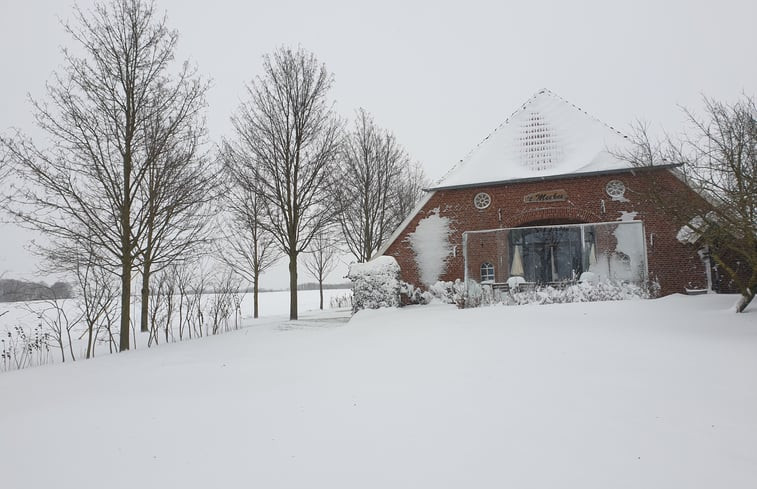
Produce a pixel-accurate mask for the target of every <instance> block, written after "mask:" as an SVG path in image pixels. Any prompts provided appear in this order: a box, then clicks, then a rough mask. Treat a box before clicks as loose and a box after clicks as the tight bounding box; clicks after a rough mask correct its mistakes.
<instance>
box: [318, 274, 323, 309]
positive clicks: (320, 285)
mask: <svg viewBox="0 0 757 489" xmlns="http://www.w3.org/2000/svg"><path fill="white" fill-rule="evenodd" d="M318 291H319V292H320V293H321V311H323V279H321V280H319V281H318Z"/></svg>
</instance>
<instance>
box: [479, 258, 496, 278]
mask: <svg viewBox="0 0 757 489" xmlns="http://www.w3.org/2000/svg"><path fill="white" fill-rule="evenodd" d="M484 282H494V265H492V264H491V263H489V262H486V263H483V264H482V265H481V283H484Z"/></svg>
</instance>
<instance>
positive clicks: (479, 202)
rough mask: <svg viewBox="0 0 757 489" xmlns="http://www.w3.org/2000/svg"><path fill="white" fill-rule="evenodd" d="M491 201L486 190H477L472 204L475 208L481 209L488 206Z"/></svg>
mask: <svg viewBox="0 0 757 489" xmlns="http://www.w3.org/2000/svg"><path fill="white" fill-rule="evenodd" d="M491 203H492V198H491V196H490V195H489V194H487V193H486V192H479V193H477V194H476V196H475V197H473V205H475V206H476V209H479V210H483V209H486V208H487V207H489V206H490V205H491Z"/></svg>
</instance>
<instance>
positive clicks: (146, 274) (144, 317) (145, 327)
mask: <svg viewBox="0 0 757 489" xmlns="http://www.w3.org/2000/svg"><path fill="white" fill-rule="evenodd" d="M150 267H151V264H150V260H145V263H144V268H143V270H142V304H141V311H140V314H139V324H140V328H139V329H140V331H142V332H143V333H147V332H148V331H150V326H149V324H148V314H147V312H148V309H149V306H150V273H151V272H150Z"/></svg>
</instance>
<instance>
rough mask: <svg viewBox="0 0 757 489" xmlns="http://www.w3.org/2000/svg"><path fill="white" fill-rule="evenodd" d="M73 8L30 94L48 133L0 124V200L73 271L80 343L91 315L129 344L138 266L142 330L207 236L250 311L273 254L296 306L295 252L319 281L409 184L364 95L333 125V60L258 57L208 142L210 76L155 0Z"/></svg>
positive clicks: (381, 224)
mask: <svg viewBox="0 0 757 489" xmlns="http://www.w3.org/2000/svg"><path fill="white" fill-rule="evenodd" d="M74 17H75V19H74V20H75V22H74V23H73V24H71V23H65V24H64V28H65V29H66V31H67V32H68V34H69V35H70V36H71V38H72V39H73V40H74V42H75V44H76V45H77V47H76V49H74V50H72V51H68V50H64V51H63V59H64V63H63V67H62V68H61V69H60V70H59V71H58V72H56V73H55V74H54V76H53V79H52V80H51V81H50V82H49V83H48V85H47V97H46V99H45V100H43V101H39V100H32V105H33V109H34V113H35V117H36V121H37V125H38V126H39V128H40V129H41V130H42V131H43V132H44V133H45V134H46V136H47V144H46V146H40V145H38V144H36V143H35V142H33V141H32V140H31V139H29V138H28V137H26V136H25V135H23V134H22V133H20V132H17V133H16V134H14V135H12V136H10V137H2V138H1V139H0V148H2V153H3V154H2V158H1V159H0V161H1V162H2V163H3V165H4V166H5V165H7V164H10V166H11V167H12V168H13V170H14V171H15V173H16V175H17V181H19V182H22V184H20V185H18V186H17V187H16V188H15V189H14V191H13V192H12V194H11V196H10V199H9V201H8V202H5V203H4V204H5V205H4V207H5V208H6V210H7V211H9V212H10V213H11V215H13V216H14V217H15V218H16V220H17V221H18V222H19V223H21V224H23V225H26V226H28V227H30V228H33V229H36V230H37V231H40V232H41V233H42V234H43V235H44V236H45V238H46V242H45V243H43V244H42V245H41V246H40V247H39V252H40V254H42V255H43V256H44V258H45V259H46V261H47V263H48V264H49V265H50V269H51V270H55V271H56V272H60V271H61V270H65V271H68V272H70V273H71V274H72V275H73V276H74V277H76V281H77V283H78V285H79V289H80V294H81V296H82V297H83V304H84V307H85V309H86V310H85V312H84V314H83V316H82V320H83V321H85V322H86V323H87V330H88V344H89V346H88V353H87V355H88V356H89V355H90V353H91V352H90V350H91V349H93V348H94V345H95V344H96V343H97V338H98V337H99V335H101V334H103V330H101V329H98V325H102V324H105V325H107V326H106V327H105V334H106V335H107V337H108V339H109V342H110V343H109V344H111V347H113V342H114V341H116V340H117V341H118V344H117V349H118V350H119V351H121V350H126V349H129V347H130V345H131V342H130V328H131V327H133V324H134V322H135V320H136V318H132V317H131V311H130V305H131V297H132V292H131V287H132V283H133V282H135V279H137V278H138V279H139V280H141V283H142V286H141V291H140V296H141V301H140V303H141V308H140V313H139V324H140V328H141V330H142V331H145V332H147V331H154V328H155V323H156V321H157V319H158V318H159V317H163V316H162V314H163V313H162V312H160V311H162V309H161V307H163V306H162V305H160V307H159V305H158V304H154V303H153V304H152V305H151V302H154V301H155V297H162V296H163V295H165V294H163V293H162V292H161V291H163V292H164V291H165V290H173V287H174V285H173V281H172V280H174V279H171V280H169V279H168V278H167V277H168V276H169V275H170V274H169V272H170V271H171V270H175V269H174V268H173V267H176V266H178V265H180V264H181V263H187V262H190V261H192V260H194V259H196V258H197V257H199V256H203V255H206V254H208V253H210V252H211V250H214V251H215V254H216V255H217V256H218V257H219V258H220V261H222V262H224V263H225V265H226V266H227V267H228V268H229V269H231V270H233V271H234V272H235V273H236V274H237V275H239V276H240V277H243V278H244V279H246V280H249V281H250V282H252V284H253V289H254V296H255V299H254V303H255V305H254V314H255V316H256V317H257V315H258V309H259V306H258V290H259V282H260V277H261V275H262V274H263V273H264V272H265V271H266V270H268V269H269V268H270V267H271V266H272V265H273V264H274V263H276V261H277V260H278V259H279V258H280V257H282V256H286V257H287V259H288V261H289V277H290V291H291V295H290V317H291V318H292V319H296V318H297V316H298V306H297V281H298V266H297V265H298V260H299V259H300V258H301V257H302V255H303V254H305V256H306V260H304V261H305V263H306V264H307V266H308V269H309V270H310V272H311V273H312V274H313V276H314V277H315V278H316V279H317V280H318V282H319V284H321V286H322V284H323V281H324V280H325V278H326V276H327V275H328V273H329V272H330V270H331V268H333V265H334V259H335V257H336V256H337V255H338V254H339V253H340V252H342V251H345V248H344V247H342V246H338V243H341V242H344V243H345V244H346V250H348V251H349V252H351V253H352V254H353V255H354V257H355V259H357V260H359V261H365V260H368V259H370V258H371V256H372V254H374V253H375V252H376V250H377V248H378V246H380V244H381V242H382V241H383V240H384V239H386V237H387V236H388V233H389V232H390V231H391V229H392V228H393V227H394V226H396V224H398V223H399V221H400V220H401V219H402V217H404V214H405V213H406V212H407V211H409V209H410V208H411V207H412V205H413V204H414V202H415V200H416V199H417V198H418V196H419V194H420V189H421V186H422V184H423V175H422V172H421V171H420V168H419V167H418V166H417V165H414V164H413V163H412V162H411V160H410V158H409V157H408V155H407V153H406V152H405V151H404V150H403V149H402V148H401V147H400V146H399V144H398V143H397V142H396V140H395V138H394V137H393V136H392V135H391V134H390V133H389V132H387V131H384V130H381V129H380V128H378V127H377V126H376V125H375V123H374V122H373V120H372V119H371V117H370V115H369V114H368V113H367V112H365V111H364V110H359V111H358V112H357V122H356V125H355V128H354V129H353V130H352V131H347V130H346V129H345V124H344V122H343V121H342V120H341V119H340V118H339V117H337V115H336V114H335V111H334V108H333V103H332V102H331V101H330V99H329V92H330V89H331V87H332V84H333V75H332V74H331V73H330V72H328V70H327V69H326V67H325V65H323V63H320V62H319V61H318V60H317V59H316V57H315V56H314V55H313V54H312V53H309V52H307V51H305V50H304V49H302V48H298V49H289V48H280V49H277V50H276V51H274V52H273V53H272V54H271V55H268V56H266V57H264V60H263V70H262V73H261V75H260V76H258V77H256V78H255V79H254V80H253V81H252V83H251V84H250V85H249V86H248V87H247V99H246V100H245V101H244V102H243V103H242V104H241V105H240V107H239V109H238V110H237V112H236V113H235V114H234V115H233V116H232V122H233V124H234V128H235V135H234V137H233V138H231V139H229V140H226V141H224V142H223V144H222V145H221V148H220V150H219V151H218V153H217V155H216V152H211V151H208V149H207V148H208V144H207V143H208V141H207V137H206V128H205V118H204V111H205V108H206V102H205V97H206V93H207V90H208V87H209V85H208V82H207V80H205V79H203V78H202V77H201V76H199V75H198V72H197V70H196V68H194V67H192V66H191V65H189V64H188V63H187V62H184V63H182V64H178V65H177V63H175V59H174V54H175V49H176V44H177V41H178V33H177V32H176V31H174V30H171V29H169V28H168V26H167V22H166V16H165V14H163V15H160V14H159V13H158V12H157V11H156V9H155V5H154V3H153V2H152V1H150V0H117V1H112V2H110V3H101V4H96V5H95V7H94V8H93V10H91V11H83V10H81V9H79V8H78V7H77V8H76V9H75V15H74ZM222 211H224V212H222ZM167 274H168V275H167ZM113 280H117V281H118V287H117V292H118V293H117V294H116V296H115V297H114V292H113V291H114V290H115V289H114V286H113ZM153 287H157V289H158V290H157V292H159V293H157V294H156V293H155V292H156V291H155V290H153ZM321 293H322V292H321ZM114 304H116V305H117V311H114V310H113V305H114ZM221 306H222V305H219V307H221ZM171 307H172V306H171V305H170V304H169V305H168V310H169V312H168V313H166V314H168V316H170V315H171V312H170V311H171ZM223 307H226V306H225V305H223ZM163 319H166V318H163ZM113 320H117V321H118V327H117V328H113V329H116V331H113V329H111V325H112V324H113ZM166 331H167V330H166ZM154 340H157V337H154Z"/></svg>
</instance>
